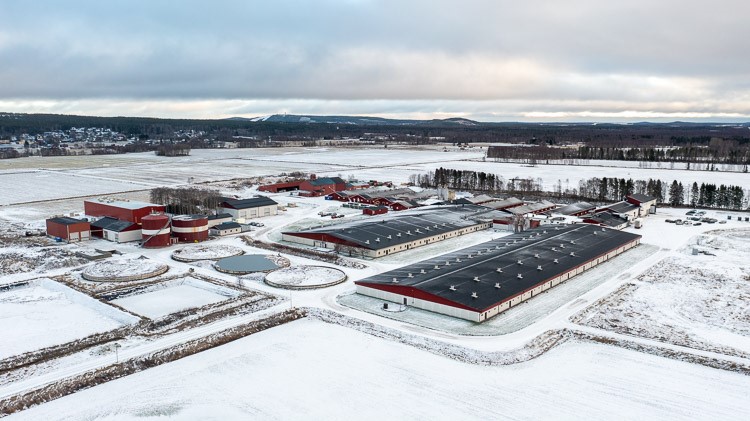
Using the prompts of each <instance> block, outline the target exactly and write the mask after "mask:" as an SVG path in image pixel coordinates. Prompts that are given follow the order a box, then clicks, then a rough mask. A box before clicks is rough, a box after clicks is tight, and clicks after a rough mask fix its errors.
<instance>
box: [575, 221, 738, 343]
mask: <svg viewBox="0 0 750 421" xmlns="http://www.w3.org/2000/svg"><path fill="white" fill-rule="evenodd" d="M693 249H696V250H697V251H699V252H707V253H710V254H702V253H700V254H698V255H692V251H693ZM678 251H679V252H678V253H675V254H674V255H672V256H670V257H668V258H666V259H664V260H663V261H661V262H659V263H658V264H657V265H655V266H653V267H652V268H651V269H650V270H648V271H647V272H646V273H644V274H643V275H642V276H641V277H639V279H638V282H636V283H633V284H630V285H626V286H625V287H623V288H622V289H620V290H618V291H616V292H614V293H613V294H611V295H609V296H607V297H605V298H604V299H603V300H602V301H601V302H599V303H597V304H595V305H593V306H591V307H589V308H588V309H586V310H585V311H584V312H583V313H582V314H581V315H579V316H578V317H576V318H575V319H574V320H576V321H577V322H578V323H581V324H583V325H586V326H591V327H596V328H600V329H607V330H612V331H615V332H618V333H625V334H629V335H635V336H639V337H645V338H649V339H656V340H659V341H662V342H668V343H673V344H677V345H683V346H688V347H692V348H698V349H703V350H711V351H716V352H721V353H724V354H734V355H744V356H746V357H747V356H750V267H748V266H747V264H748V256H750V229H734V230H730V231H715V232H709V233H705V234H701V235H698V236H695V237H694V238H692V239H691V241H690V242H689V244H688V245H687V246H685V247H682V248H680V249H679V250H678Z"/></svg>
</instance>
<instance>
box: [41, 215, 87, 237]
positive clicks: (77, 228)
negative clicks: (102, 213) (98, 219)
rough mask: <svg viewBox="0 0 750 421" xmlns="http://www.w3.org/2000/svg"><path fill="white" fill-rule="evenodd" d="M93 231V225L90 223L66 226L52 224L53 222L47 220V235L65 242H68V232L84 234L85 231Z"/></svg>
mask: <svg viewBox="0 0 750 421" xmlns="http://www.w3.org/2000/svg"><path fill="white" fill-rule="evenodd" d="M90 230H91V224H89V223H88V222H81V223H79V224H71V225H65V224H57V223H55V222H52V220H49V219H48V220H47V235H50V236H52V237H60V238H63V239H65V240H68V239H69V238H68V232H83V231H90Z"/></svg>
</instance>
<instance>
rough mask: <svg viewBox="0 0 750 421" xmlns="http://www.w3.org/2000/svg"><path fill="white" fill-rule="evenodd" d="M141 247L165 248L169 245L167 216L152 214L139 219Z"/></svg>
mask: <svg viewBox="0 0 750 421" xmlns="http://www.w3.org/2000/svg"><path fill="white" fill-rule="evenodd" d="M141 232H142V233H143V243H142V244H141V245H142V246H143V247H166V246H168V245H169V233H170V229H169V216H167V215H165V214H163V213H153V214H151V215H146V216H144V217H143V218H141Z"/></svg>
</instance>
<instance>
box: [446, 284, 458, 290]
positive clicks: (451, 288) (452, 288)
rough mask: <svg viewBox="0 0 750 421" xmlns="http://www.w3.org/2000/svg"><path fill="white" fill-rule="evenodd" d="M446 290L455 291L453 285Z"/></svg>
mask: <svg viewBox="0 0 750 421" xmlns="http://www.w3.org/2000/svg"><path fill="white" fill-rule="evenodd" d="M448 289H450V290H451V291H455V290H456V286H455V285H451V286H450V288H448Z"/></svg>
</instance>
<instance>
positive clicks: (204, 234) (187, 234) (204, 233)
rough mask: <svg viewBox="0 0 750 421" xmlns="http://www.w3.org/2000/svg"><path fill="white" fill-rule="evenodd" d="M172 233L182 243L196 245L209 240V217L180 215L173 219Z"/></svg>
mask: <svg viewBox="0 0 750 421" xmlns="http://www.w3.org/2000/svg"><path fill="white" fill-rule="evenodd" d="M172 233H173V235H174V236H175V237H177V239H178V240H179V241H180V242H181V243H184V242H187V243H195V242H198V241H206V240H208V217H206V216H204V215H179V216H175V217H174V218H172Z"/></svg>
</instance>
